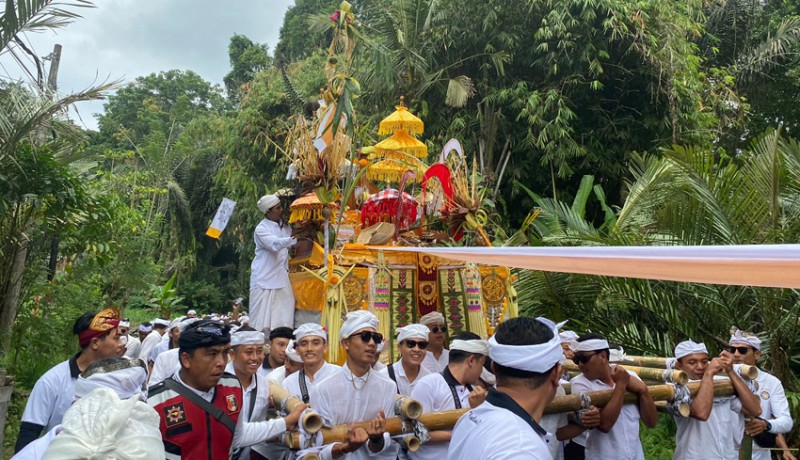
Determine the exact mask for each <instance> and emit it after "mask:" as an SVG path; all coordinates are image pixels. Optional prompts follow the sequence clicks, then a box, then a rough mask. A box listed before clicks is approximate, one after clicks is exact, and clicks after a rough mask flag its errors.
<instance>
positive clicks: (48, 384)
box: [22, 355, 80, 431]
mask: <svg viewBox="0 0 800 460" xmlns="http://www.w3.org/2000/svg"><path fill="white" fill-rule="evenodd" d="M77 358H78V355H75V356H73V357H72V358H71V359H69V360H67V361H63V362H61V363H59V364H56V365H55V366H53V367H52V368H50V370H49V371H47V372H45V373H44V375H42V376H41V377H40V378H39V380H37V381H36V384H35V385H34V386H33V390H32V391H31V395H30V396H29V397H28V402H27V403H26V404H25V411H24V412H23V413H22V421H23V422H28V423H33V424H36V425H41V426H43V427H44V430H45V431H50V430H51V429H53V427H55V426H56V425H60V424H61V420H62V419H63V418H64V412H66V411H67V409H69V407H70V406H71V405H72V400H73V396H74V393H75V382H77V381H78V375H80V369H78V364H77V362H76V360H77Z"/></svg>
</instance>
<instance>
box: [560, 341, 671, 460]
mask: <svg viewBox="0 0 800 460" xmlns="http://www.w3.org/2000/svg"><path fill="white" fill-rule="evenodd" d="M573 351H574V352H575V355H574V356H573V358H572V360H573V361H574V362H575V363H576V364H577V365H578V367H579V368H580V370H581V372H582V373H581V374H579V375H577V376H576V377H574V378H573V379H572V380H571V383H572V394H582V393H588V392H590V391H600V390H613V393H612V396H611V399H610V400H609V401H608V403H606V405H605V406H603V408H601V409H600V425H599V426H598V427H597V428H594V429H592V430H591V431H589V437H588V439H587V440H586V452H585V455H586V457H585V458H586V460H595V459H596V460H601V459H608V458H616V459H620V460H644V451H643V449H642V443H641V442H640V441H639V420H640V419H641V421H642V422H644V424H645V425H646V426H648V427H650V428H652V427H654V426H656V424H657V423H658V412H656V405H655V403H654V402H653V398H651V397H650V392H649V391H648V389H647V385H646V384H645V383H644V382H642V380H641V379H640V378H639V377H638V376H637V375H636V374H634V373H632V372H629V371H626V370H625V369H623V368H621V367H617V366H611V365H610V364H609V345H608V341H607V340H606V339H605V337H603V336H601V335H600V334H586V335H584V336H582V337H580V338H579V339H578V345H577V346H576V347H575V349H574V350H573ZM626 391H630V392H632V393H635V394H636V395H637V396H638V399H639V402H638V404H624V403H623V398H624V397H625V392H626Z"/></svg>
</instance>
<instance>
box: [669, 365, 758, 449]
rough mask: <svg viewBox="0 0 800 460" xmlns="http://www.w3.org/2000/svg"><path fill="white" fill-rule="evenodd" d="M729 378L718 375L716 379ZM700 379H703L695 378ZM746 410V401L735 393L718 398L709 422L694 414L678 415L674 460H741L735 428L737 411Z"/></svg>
mask: <svg viewBox="0 0 800 460" xmlns="http://www.w3.org/2000/svg"><path fill="white" fill-rule="evenodd" d="M720 379H725V377H715V378H714V380H720ZM691 381H693V382H699V380H691ZM741 411H742V403H741V401H739V398H737V397H735V396H719V397H716V398H714V407H713V408H712V409H711V414H710V415H709V417H708V420H706V421H705V422H703V421H700V420H697V419H695V418H692V417H679V416H676V417H675V424H676V425H677V426H678V429H677V432H676V433H675V453H674V454H673V456H672V458H673V460H738V459H739V452H738V451H737V450H736V447H735V446H734V434H733V430H732V429H731V427H732V424H733V419H734V418H735V417H736V414H735V413H734V412H737V413H738V412H741Z"/></svg>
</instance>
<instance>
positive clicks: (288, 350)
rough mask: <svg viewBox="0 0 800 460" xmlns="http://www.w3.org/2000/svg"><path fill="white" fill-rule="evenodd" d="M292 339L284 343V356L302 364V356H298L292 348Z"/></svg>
mask: <svg viewBox="0 0 800 460" xmlns="http://www.w3.org/2000/svg"><path fill="white" fill-rule="evenodd" d="M294 345H295V343H294V340H290V341H289V345H286V357H287V358H289V359H291V360H292V361H294V362H296V363H300V364H303V358H301V357H300V353H298V352H297V350H295V349H294Z"/></svg>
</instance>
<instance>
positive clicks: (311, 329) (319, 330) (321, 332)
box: [294, 323, 328, 342]
mask: <svg viewBox="0 0 800 460" xmlns="http://www.w3.org/2000/svg"><path fill="white" fill-rule="evenodd" d="M308 336H315V337H322V340H324V341H326V342H327V341H328V333H327V332H325V328H323V327H322V326H320V325H319V324H317V323H304V324H301V325H299V326H297V329H295V330H294V339H295V340H297V341H298V342H299V341H300V339H302V338H303V337H308Z"/></svg>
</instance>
